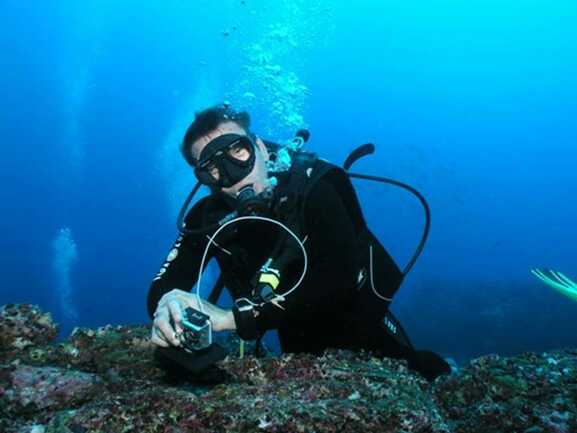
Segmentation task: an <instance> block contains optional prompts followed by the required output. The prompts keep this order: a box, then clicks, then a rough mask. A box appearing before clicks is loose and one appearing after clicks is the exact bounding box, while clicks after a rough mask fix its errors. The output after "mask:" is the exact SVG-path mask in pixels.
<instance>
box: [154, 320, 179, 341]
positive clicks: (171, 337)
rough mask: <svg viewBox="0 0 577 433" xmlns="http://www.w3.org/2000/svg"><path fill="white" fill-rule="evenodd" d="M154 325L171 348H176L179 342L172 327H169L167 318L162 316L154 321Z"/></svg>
mask: <svg viewBox="0 0 577 433" xmlns="http://www.w3.org/2000/svg"><path fill="white" fill-rule="evenodd" d="M154 325H155V326H156V329H157V332H159V333H160V334H162V337H163V338H164V339H165V340H166V341H167V342H168V343H170V344H172V345H173V346H178V345H179V344H180V341H179V340H178V338H177V336H176V333H175V331H174V329H173V328H172V326H171V325H170V321H169V320H168V317H166V316H162V317H159V318H158V319H156V320H155V321H154Z"/></svg>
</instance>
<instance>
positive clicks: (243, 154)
mask: <svg viewBox="0 0 577 433" xmlns="http://www.w3.org/2000/svg"><path fill="white" fill-rule="evenodd" d="M250 152H251V151H250V148H249V145H248V144H247V143H246V142H245V140H238V141H235V142H234V143H232V144H231V145H230V146H229V147H228V156H229V157H231V158H232V159H234V160H236V161H239V162H246V161H248V160H249V158H250Z"/></svg>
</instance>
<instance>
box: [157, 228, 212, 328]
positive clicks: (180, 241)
mask: <svg viewBox="0 0 577 433" xmlns="http://www.w3.org/2000/svg"><path fill="white" fill-rule="evenodd" d="M194 238H195V239H193V236H190V235H186V236H182V235H181V236H179V237H178V238H177V239H176V241H175V242H174V244H173V245H172V248H171V249H170V252H169V253H168V256H167V257H166V260H165V261H164V263H163V265H162V267H161V268H160V270H159V272H158V273H157V274H156V276H155V277H154V279H153V281H152V284H151V285H150V289H149V291H148V297H147V307H148V315H149V316H150V317H151V318H152V317H153V315H154V312H155V311H156V307H157V305H158V301H160V298H162V296H163V295H164V294H165V293H168V292H170V291H171V290H172V289H180V290H185V291H188V292H189V291H190V290H191V289H192V287H193V286H194V284H195V283H196V280H197V278H198V271H199V268H200V262H201V261H202V254H203V253H204V249H205V247H206V244H207V243H208V240H207V239H206V238H202V237H199V236H196V237H194ZM210 258H211V256H210V251H209V255H208V256H207V258H206V261H205V264H204V265H205V267H206V265H207V264H208V262H209V261H210Z"/></svg>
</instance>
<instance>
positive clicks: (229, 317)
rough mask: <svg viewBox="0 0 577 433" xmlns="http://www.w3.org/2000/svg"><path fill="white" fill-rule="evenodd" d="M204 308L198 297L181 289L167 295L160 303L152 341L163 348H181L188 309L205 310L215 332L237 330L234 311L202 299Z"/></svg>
mask: <svg viewBox="0 0 577 433" xmlns="http://www.w3.org/2000/svg"><path fill="white" fill-rule="evenodd" d="M201 302H202V307H203V308H201V307H200V306H199V303H198V297H197V296H196V295H195V294H192V293H189V292H185V291H183V290H179V289H173V290H171V291H170V292H168V293H166V294H165V295H164V296H163V297H162V298H160V301H159V302H158V307H157V308H156V312H155V313H154V322H153V324H152V335H151V341H152V342H153V343H154V344H156V345H158V346H161V347H168V346H170V345H172V346H179V345H180V340H179V338H178V335H179V334H180V333H181V332H182V317H183V313H184V310H185V309H186V308H187V307H192V308H194V309H195V310H204V313H205V314H206V315H208V316H209V317H210V321H211V324H212V329H213V331H215V332H218V331H225V330H231V331H234V330H236V324H235V321H234V316H233V314H232V310H224V309H222V308H220V307H217V306H216V305H214V304H211V303H210V302H208V301H205V300H204V299H201Z"/></svg>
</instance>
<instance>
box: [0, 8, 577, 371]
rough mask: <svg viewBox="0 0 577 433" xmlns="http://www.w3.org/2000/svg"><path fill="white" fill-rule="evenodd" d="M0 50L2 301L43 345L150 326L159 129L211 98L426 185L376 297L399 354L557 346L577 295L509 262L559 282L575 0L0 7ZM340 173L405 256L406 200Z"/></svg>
mask: <svg viewBox="0 0 577 433" xmlns="http://www.w3.org/2000/svg"><path fill="white" fill-rule="evenodd" d="M0 53H1V57H0V66H1V67H0V90H1V97H0V142H1V146H2V147H1V149H2V152H1V153H2V155H1V157H0V203H1V205H0V206H1V209H2V212H1V215H0V233H1V237H0V271H1V274H2V275H1V276H2V281H1V283H0V305H1V304H7V303H33V304H38V305H40V306H41V307H42V308H43V309H44V310H46V311H50V312H51V313H52V314H53V316H54V318H55V319H56V321H57V322H59V323H60V324H61V337H65V336H67V335H68V334H69V333H70V331H71V330H72V329H73V327H75V326H84V327H96V326H102V325H105V324H108V323H112V324H127V323H148V316H147V314H146V307H145V300H146V294H147V291H148V287H149V284H150V282H151V280H152V278H153V277H154V275H155V274H156V272H157V271H158V269H159V267H160V265H161V264H162V262H163V260H164V258H165V256H166V254H167V253H168V250H169V248H170V246H171V244H172V242H173V240H174V238H175V237H176V229H175V222H174V221H175V218H176V214H177V212H178V209H179V208H180V205H181V203H182V201H183V200H184V199H185V197H186V194H187V193H188V191H189V189H190V188H191V187H192V186H193V185H194V182H195V181H194V177H193V174H192V172H191V170H190V169H189V168H188V167H187V165H186V163H185V162H184V160H183V159H182V158H181V156H180V154H179V152H178V144H179V141H180V139H181V138H182V135H183V134H184V131H185V129H186V127H187V126H188V124H189V123H190V121H191V120H192V118H193V115H194V112H195V111H198V110H200V109H203V108H205V107H207V106H209V105H213V104H215V103H219V102H222V101H224V100H227V101H230V102H231V103H232V104H233V106H234V107H236V108H244V109H247V110H249V111H250V112H251V114H252V118H253V130H254V131H255V132H256V133H257V134H259V135H260V136H262V137H264V138H268V139H271V140H277V141H284V140H287V139H289V138H291V137H292V135H293V134H294V132H295V131H296V130H297V129H298V128H300V127H303V126H304V127H308V128H309V129H310V131H311V139H310V141H309V143H308V144H307V148H308V149H309V150H312V151H314V152H317V153H318V154H319V155H320V156H322V157H325V158H327V159H329V160H330V161H332V162H334V163H337V164H342V162H343V161H344V159H345V158H346V156H347V155H348V153H349V152H350V151H351V150H353V149H354V148H355V147H356V146H358V145H360V144H363V143H366V142H373V143H375V145H376V146H377V151H376V154H375V155H373V156H371V157H367V158H365V159H363V160H361V161H359V162H358V163H357V164H356V165H355V166H354V167H353V168H354V169H353V170H352V171H354V172H362V173H366V174H374V175H380V176H387V177H393V178H396V179H399V180H401V181H404V182H407V183H409V184H411V185H413V186H414V187H416V188H417V189H418V190H420V191H421V192H422V193H423V194H424V195H425V196H426V198H427V199H428V201H429V204H430V206H431V211H432V228H431V234H430V238H429V242H428V244H427V246H426V249H425V251H424V253H423V255H422V256H421V259H420V260H419V261H418V262H417V265H416V266H415V268H414V270H413V272H412V273H411V274H410V275H409V276H408V278H407V280H406V282H405V284H404V286H403V287H402V288H401V290H400V291H399V293H398V295H397V297H396V298H395V301H394V303H393V306H392V310H393V312H394V313H395V314H396V315H397V316H398V317H399V318H400V320H401V322H402V323H403V324H404V326H405V328H406V330H407V331H408V333H409V335H410V336H411V338H412V339H413V341H414V343H415V345H416V346H417V347H419V348H429V349H432V350H435V351H438V352H439V353H441V354H442V355H444V356H447V357H453V358H455V359H456V360H457V361H458V362H464V361H466V360H468V359H469V358H471V357H473V356H478V355H481V354H486V353H500V354H505V355H510V354H516V353H519V352H523V351H545V350H550V349H555V348H562V347H577V320H576V319H577V302H575V301H572V300H571V299H569V298H567V297H564V296H563V295H561V294H559V293H558V292H556V291H554V290H553V289H551V288H549V287H547V286H546V285H544V284H543V283H541V282H540V281H538V280H537V279H536V278H535V277H533V276H532V275H531V274H530V273H529V270H530V269H531V268H532V267H541V268H552V269H556V270H559V271H562V272H564V273H565V274H566V275H568V276H570V277H572V278H573V279H576V280H577V249H576V248H577V227H576V222H577V201H576V200H575V196H576V195H577V2H575V1H574V0H549V1H545V0H526V1H512V0H509V1H503V0H500V1H496V0H483V1H479V0H471V1H467V2H464V1H455V0H452V1H451V0H428V1H425V0H414V1H412V2H407V1H401V0H396V1H393V0H380V1H377V0H359V1H357V2H345V1H328V0H308V1H301V0H290V1H289V0H276V1H275V0H222V1H218V2H217V1H209V0H178V1H177V0H165V1H162V2H160V1H152V0H140V1H135V0H125V1H112V0H101V1H96V0H92V1H90V0H86V1H79V0H50V1H39V0H31V1H28V2H23V1H16V0H0ZM355 184H356V185H357V186H358V192H359V196H360V198H361V201H362V204H363V208H364V211H365V215H366V217H367V219H368V221H369V223H370V226H371V228H372V229H373V231H374V232H375V233H376V234H377V235H378V236H379V238H380V239H381V240H382V242H383V244H384V246H385V247H386V248H387V249H388V250H389V251H390V253H391V254H392V255H393V256H394V257H395V259H396V260H397V262H398V263H399V264H400V265H401V266H403V265H404V264H405V263H406V261H407V260H408V259H409V258H410V256H411V254H412V253H413V250H414V248H415V247H416V244H417V242H418V241H419V239H420V235H421V229H422V224H423V214H422V210H421V209H420V207H419V204H418V202H417V201H416V200H415V199H414V198H413V197H411V196H410V195H408V194H407V193H405V192H403V191H401V190H398V189H395V188H393V187H389V186H382V185H380V184H373V183H362V181H359V182H356V183H355ZM210 272H212V273H213V272H214V270H213V271H210ZM207 281H208V280H207ZM209 289H210V285H209V284H208V283H207V284H206V286H205V287H203V292H204V293H205V295H207V292H208V291H209ZM223 301H225V300H223Z"/></svg>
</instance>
